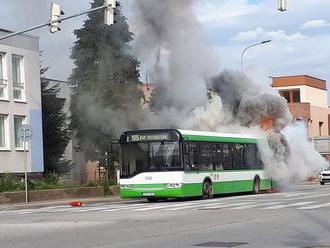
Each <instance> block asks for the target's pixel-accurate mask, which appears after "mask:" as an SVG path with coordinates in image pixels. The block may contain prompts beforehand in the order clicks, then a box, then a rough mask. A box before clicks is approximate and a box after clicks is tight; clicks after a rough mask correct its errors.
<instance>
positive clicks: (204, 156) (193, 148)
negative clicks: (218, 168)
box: [186, 142, 213, 170]
mask: <svg viewBox="0 0 330 248" xmlns="http://www.w3.org/2000/svg"><path fill="white" fill-rule="evenodd" d="M211 150H212V146H211V144H207V143H201V142H191V143H190V145H189V156H186V157H188V159H187V160H186V161H187V169H188V170H213V166H212V159H211Z"/></svg>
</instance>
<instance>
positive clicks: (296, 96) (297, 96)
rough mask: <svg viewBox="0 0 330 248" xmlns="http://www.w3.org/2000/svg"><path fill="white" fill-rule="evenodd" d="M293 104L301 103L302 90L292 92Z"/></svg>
mask: <svg viewBox="0 0 330 248" xmlns="http://www.w3.org/2000/svg"><path fill="white" fill-rule="evenodd" d="M292 98H293V102H300V90H293V91H292Z"/></svg>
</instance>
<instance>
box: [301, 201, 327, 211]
mask: <svg viewBox="0 0 330 248" xmlns="http://www.w3.org/2000/svg"><path fill="white" fill-rule="evenodd" d="M329 206H330V203H329V202H328V203H323V204H318V205H312V206H307V207H300V208H297V209H303V210H310V209H317V208H325V207H329Z"/></svg>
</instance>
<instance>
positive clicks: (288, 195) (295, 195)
mask: <svg viewBox="0 0 330 248" xmlns="http://www.w3.org/2000/svg"><path fill="white" fill-rule="evenodd" d="M300 195H307V193H292V194H287V195H284V196H283V197H297V196H300Z"/></svg>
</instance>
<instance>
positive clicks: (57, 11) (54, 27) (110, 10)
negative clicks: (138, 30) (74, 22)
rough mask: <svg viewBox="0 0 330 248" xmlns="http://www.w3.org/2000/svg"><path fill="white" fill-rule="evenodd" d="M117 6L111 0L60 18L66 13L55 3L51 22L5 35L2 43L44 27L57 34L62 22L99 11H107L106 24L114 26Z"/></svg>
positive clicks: (2, 37) (52, 8)
mask: <svg viewBox="0 0 330 248" xmlns="http://www.w3.org/2000/svg"><path fill="white" fill-rule="evenodd" d="M117 6H118V3H117V1H116V0H111V1H110V0H105V2H104V5H102V6H100V7H96V8H93V9H89V10H86V11H82V12H78V13H77V14H73V15H71V16H68V17H62V18H60V16H61V15H64V12H63V11H62V10H61V7H60V5H58V4H55V3H53V4H52V7H51V17H50V21H49V22H47V23H43V24H39V25H36V26H33V27H30V28H26V29H23V30H21V31H18V32H15V33H11V34H8V35H5V36H1V37H0V41H1V40H4V39H8V38H10V37H13V36H16V35H19V34H24V33H27V32H30V31H32V30H36V29H39V28H42V27H46V26H49V27H50V32H51V33H55V32H57V31H60V28H59V23H61V22H62V21H66V20H69V19H72V18H75V17H78V16H81V15H85V14H88V13H92V12H96V11H99V10H104V11H105V17H106V18H105V20H104V21H105V22H104V23H105V24H106V25H112V24H114V23H115V20H114V16H115V11H114V10H115V8H117Z"/></svg>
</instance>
